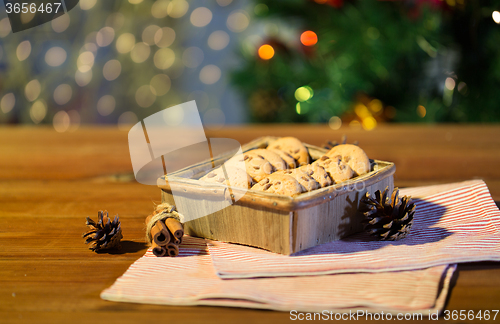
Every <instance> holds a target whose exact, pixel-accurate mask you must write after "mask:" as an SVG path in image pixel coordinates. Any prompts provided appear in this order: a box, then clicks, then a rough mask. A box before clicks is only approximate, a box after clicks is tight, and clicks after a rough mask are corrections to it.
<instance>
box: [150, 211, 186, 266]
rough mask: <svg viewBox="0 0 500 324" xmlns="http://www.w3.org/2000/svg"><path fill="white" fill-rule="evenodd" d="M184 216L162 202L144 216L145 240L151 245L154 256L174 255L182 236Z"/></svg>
mask: <svg viewBox="0 0 500 324" xmlns="http://www.w3.org/2000/svg"><path fill="white" fill-rule="evenodd" d="M182 223H184V216H183V215H182V214H180V213H178V212H177V210H176V209H175V206H173V205H170V204H168V203H163V204H160V205H158V206H156V209H155V211H154V212H153V214H151V215H149V216H148V217H147V218H146V241H147V242H148V243H149V244H150V245H151V246H152V247H153V254H154V255H156V256H165V255H168V256H171V257H175V256H177V255H178V254H179V245H180V244H181V243H182V237H183V236H184V228H183V226H182Z"/></svg>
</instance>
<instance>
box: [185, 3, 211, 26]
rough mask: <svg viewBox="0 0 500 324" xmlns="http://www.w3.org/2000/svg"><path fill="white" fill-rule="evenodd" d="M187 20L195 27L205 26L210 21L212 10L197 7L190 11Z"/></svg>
mask: <svg viewBox="0 0 500 324" xmlns="http://www.w3.org/2000/svg"><path fill="white" fill-rule="evenodd" d="M189 21H190V22H191V24H193V26H195V27H205V26H206V25H208V24H209V23H210V22H211V21H212V11H210V9H208V8H205V7H198V8H196V9H194V10H193V12H192V13H191V16H190V17H189Z"/></svg>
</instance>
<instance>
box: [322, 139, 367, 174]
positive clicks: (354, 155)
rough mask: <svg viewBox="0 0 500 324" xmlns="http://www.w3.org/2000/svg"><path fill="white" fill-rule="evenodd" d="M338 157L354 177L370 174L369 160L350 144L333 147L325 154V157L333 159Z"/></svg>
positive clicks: (361, 151) (358, 148)
mask: <svg viewBox="0 0 500 324" xmlns="http://www.w3.org/2000/svg"><path fill="white" fill-rule="evenodd" d="M337 155H340V156H341V157H342V161H344V162H345V163H347V164H348V165H349V166H350V167H351V169H352V170H353V171H354V175H355V176H360V175H362V174H365V173H368V172H370V160H369V159H368V156H367V155H366V153H365V151H363V150H362V149H361V148H360V147H359V146H357V145H352V144H342V145H337V146H335V147H333V148H332V149H331V150H330V151H328V152H327V153H326V156H329V157H335V156H337Z"/></svg>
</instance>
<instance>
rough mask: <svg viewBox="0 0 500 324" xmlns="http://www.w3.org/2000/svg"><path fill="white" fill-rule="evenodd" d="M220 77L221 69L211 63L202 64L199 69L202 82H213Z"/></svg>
mask: <svg viewBox="0 0 500 324" xmlns="http://www.w3.org/2000/svg"><path fill="white" fill-rule="evenodd" d="M220 77H221V70H220V69H219V67H217V66H215V65H213V64H209V65H206V66H204V67H203V68H202V69H201V71H200V81H201V82H202V83H204V84H214V83H216V82H217V81H219V79H220Z"/></svg>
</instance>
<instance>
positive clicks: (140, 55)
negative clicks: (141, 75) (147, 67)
mask: <svg viewBox="0 0 500 324" xmlns="http://www.w3.org/2000/svg"><path fill="white" fill-rule="evenodd" d="M150 53H151V49H150V48H149V46H148V44H146V43H143V42H140V43H137V44H135V45H134V48H132V50H131V51H130V58H131V59H132V61H134V62H135V63H142V62H144V61H146V60H147V59H148V57H149V54H150Z"/></svg>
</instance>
